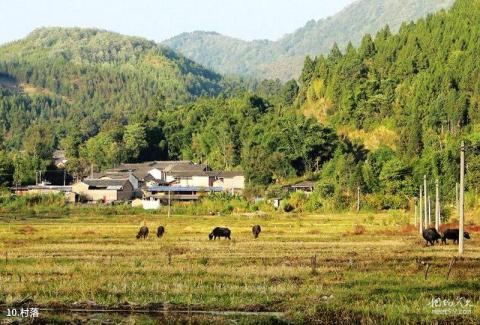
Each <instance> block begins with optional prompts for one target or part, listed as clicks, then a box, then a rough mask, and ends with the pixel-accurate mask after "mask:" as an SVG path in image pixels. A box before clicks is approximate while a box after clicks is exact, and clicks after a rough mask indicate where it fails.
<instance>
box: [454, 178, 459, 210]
mask: <svg viewBox="0 0 480 325" xmlns="http://www.w3.org/2000/svg"><path fill="white" fill-rule="evenodd" d="M459 193H460V186H459V185H458V182H457V183H455V208H456V209H457V214H458V215H460V201H459V197H458V196H459Z"/></svg>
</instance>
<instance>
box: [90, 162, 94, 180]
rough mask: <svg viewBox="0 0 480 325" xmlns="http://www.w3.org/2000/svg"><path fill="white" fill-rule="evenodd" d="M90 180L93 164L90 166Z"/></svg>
mask: <svg viewBox="0 0 480 325" xmlns="http://www.w3.org/2000/svg"><path fill="white" fill-rule="evenodd" d="M90 178H93V164H91V165H90Z"/></svg>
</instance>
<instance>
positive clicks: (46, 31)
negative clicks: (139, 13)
mask: <svg viewBox="0 0 480 325" xmlns="http://www.w3.org/2000/svg"><path fill="white" fill-rule="evenodd" d="M0 73H3V74H6V75H9V76H11V77H14V78H16V79H17V81H18V82H19V83H24V84H29V85H33V86H35V87H38V88H41V89H47V90H49V91H50V92H52V93H55V94H57V95H61V96H64V97H65V98H69V99H70V101H71V102H72V103H73V104H74V105H75V104H80V103H81V105H82V106H84V107H85V106H87V107H89V106H91V107H97V108H98V107H101V108H102V111H122V112H125V113H132V112H135V111H136V110H138V109H141V108H146V107H149V106H152V105H153V104H163V105H174V104H178V103H184V102H187V101H189V100H191V99H193V98H195V97H198V96H200V95H203V94H207V95H215V94H217V93H219V92H220V90H221V86H220V83H221V81H222V79H221V77H220V76H219V75H218V74H216V73H213V72H211V71H209V70H207V69H204V68H203V67H201V66H199V65H198V64H196V63H194V62H193V61H191V60H189V59H186V58H185V57H183V56H181V55H179V54H177V53H175V52H174V51H172V50H170V49H168V48H166V47H164V46H162V45H158V44H156V43H154V42H151V41H147V40H145V39H142V38H137V37H128V36H123V35H120V34H116V33H111V32H107V31H103V30H96V29H79V28H41V29H38V30H35V31H34V32H32V33H31V34H30V35H28V36H27V37H26V38H25V39H23V40H20V41H16V42H12V43H9V44H6V45H4V46H1V47H0ZM97 113H98V112H97Z"/></svg>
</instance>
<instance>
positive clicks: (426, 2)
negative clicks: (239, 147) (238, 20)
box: [164, 0, 453, 80]
mask: <svg viewBox="0 0 480 325" xmlns="http://www.w3.org/2000/svg"><path fill="white" fill-rule="evenodd" d="M452 3H453V0H404V1H398V0H359V1H357V2H355V3H353V4H352V5H350V6H349V7H347V8H346V9H344V10H343V11H341V12H339V13H338V14H336V15H334V16H333V17H330V18H327V19H321V20H319V21H316V22H315V21H313V20H312V21H310V22H308V23H307V24H306V25H305V26H304V27H302V28H300V29H298V30H296V31H295V32H293V33H291V34H288V35H285V36H284V37H282V38H281V39H279V40H278V41H275V42H271V41H264V40H262V41H251V42H247V41H242V40H239V39H235V38H230V37H227V36H223V35H220V34H218V33H212V32H193V33H184V34H181V35H178V36H176V37H173V38H171V39H169V40H167V41H165V42H164V44H166V45H167V46H169V47H171V48H173V49H175V50H177V51H179V52H180V53H182V54H184V55H185V56H187V57H189V58H191V59H192V60H194V61H196V62H199V63H200V64H203V65H205V66H207V67H209V68H212V69H214V70H216V71H218V72H221V73H228V74H242V75H249V76H256V77H262V78H264V77H269V78H280V79H282V80H286V79H290V78H296V77H298V74H299V72H300V69H301V67H302V64H303V60H304V58H305V56H306V55H317V54H320V53H326V52H328V51H329V50H330V49H331V48H332V46H333V44H334V43H335V42H337V43H338V44H339V46H340V47H341V48H344V47H345V46H346V45H347V44H348V42H349V41H352V42H353V43H354V44H358V43H359V41H360V39H361V38H362V36H363V35H364V34H366V33H371V34H373V33H376V32H377V31H378V30H379V29H380V28H381V27H383V26H385V25H387V24H388V25H390V27H391V29H392V30H393V31H396V30H398V28H399V27H400V25H401V24H402V22H405V21H411V20H416V19H418V18H420V17H423V16H425V15H427V14H428V13H431V12H435V11H438V10H439V9H442V8H447V7H448V6H450V5H451V4H452Z"/></svg>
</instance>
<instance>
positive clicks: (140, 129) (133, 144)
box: [123, 124, 148, 161]
mask: <svg viewBox="0 0 480 325" xmlns="http://www.w3.org/2000/svg"><path fill="white" fill-rule="evenodd" d="M146 136H147V133H146V130H145V127H144V126H142V125H140V124H130V125H127V126H126V127H125V132H124V133H123V148H124V150H125V159H126V160H127V161H138V158H139V157H140V154H141V153H142V151H143V150H145V149H146V148H147V147H148V142H147V140H146Z"/></svg>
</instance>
